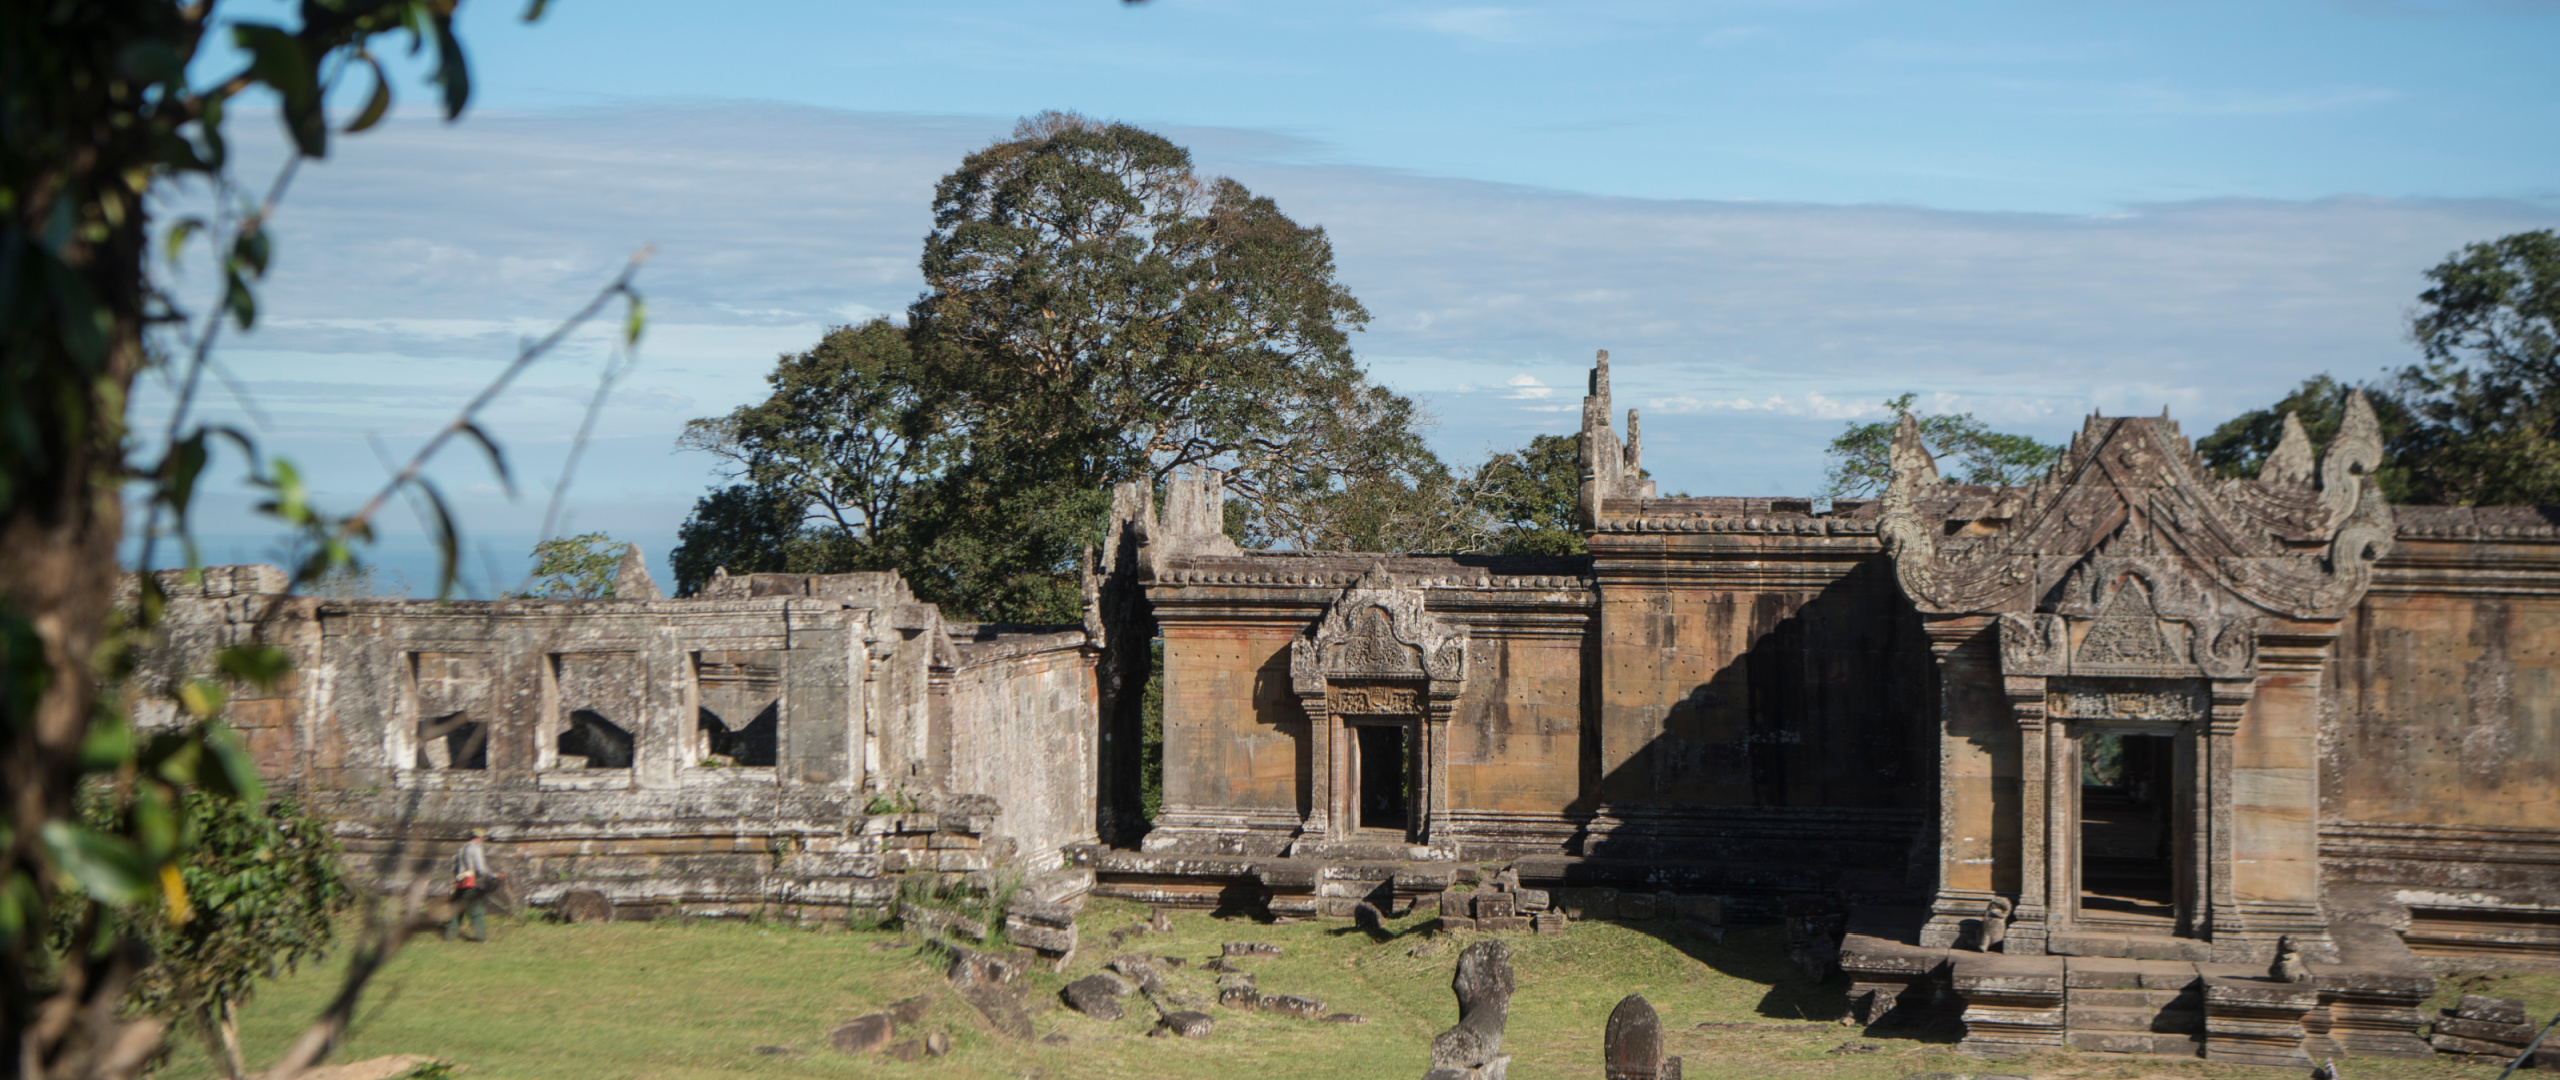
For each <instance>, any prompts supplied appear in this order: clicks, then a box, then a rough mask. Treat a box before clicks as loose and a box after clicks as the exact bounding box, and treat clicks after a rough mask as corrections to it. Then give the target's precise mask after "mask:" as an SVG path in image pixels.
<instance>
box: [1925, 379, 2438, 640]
mask: <svg viewBox="0 0 2560 1080" xmlns="http://www.w3.org/2000/svg"><path fill="white" fill-rule="evenodd" d="M2380 459H2381V434H2380V429H2379V426H2378V425H2377V424H2376V423H2375V421H2374V417H2373V410H2372V407H2371V406H2370V405H2368V404H2367V403H2366V402H2365V400H2364V396H2363V395H2362V394H2355V395H2352V396H2350V398H2349V400H2348V402H2347V416H2346V422H2345V423H2344V424H2343V425H2341V428H2340V431H2339V433H2338V437H2337V438H2336V439H2335V440H2333V441H2332V442H2331V444H2330V446H2329V447H2328V450H2327V452H2326V453H2325V454H2324V455H2322V456H2321V458H2320V460H2319V465H2318V468H2317V470H2316V472H2315V471H2314V470H2313V468H2312V465H2311V462H2312V454H2311V446H2310V440H2309V439H2308V438H2306V437H2304V435H2303V433H2302V429H2301V425H2300V424H2299V423H2298V422H2295V421H2293V420H2292V419H2291V418H2290V417H2288V418H2287V423H2286V427H2285V435H2284V439H2283V441H2282V442H2281V444H2280V445H2279V446H2278V447H2277V449H2276V451H2275V453H2273V454H2271V455H2270V456H2269V457H2268V459H2267V463H2266V465H2265V466H2264V467H2263V468H2262V469H2261V470H2260V472H2259V475H2258V477H2257V478H2256V479H2249V480H2228V479H2222V478H2220V477H2216V476H2214V475H2213V474H2212V472H2211V470H2209V469H2208V468H2206V467H2205V465H2204V463H2203V462H2202V461H2200V460H2198V459H2197V457H2196V455H2195V451H2194V449H2193V447H2191V446H2190V445H2189V444H2188V442H2187V440H2186V439H2185V438H2184V437H2183V436H2181V435H2180V434H2179V433H2178V429H2177V425H2176V423H2175V422H2174V421H2171V420H2170V419H2168V418H2167V417H2165V416H2163V417H2158V418H2149V417H2099V416H2093V417H2090V418H2089V419H2088V421H2087V422H2086V423H2085V424H2084V425H2083V426H2082V428H2081V431H2080V434H2079V435H2077V436H2075V437H2074V438H2073V439H2072V441H2071V445H2070V447H2069V448H2068V449H2066V450H2065V451H2064V452H2063V455H2062V457H2061V458H2060V459H2059V460H2057V461H2056V462H2055V463H2054V466H2053V468H2052V469H2051V470H2050V471H2049V472H2048V473H2047V474H2046V475H2045V476H2044V477H2043V478H2042V479H2040V480H2038V481H2037V482H2035V483H2034V484H2031V485H2028V486H2026V487H2020V488H1991V487H1980V486H1968V485H1956V484H1949V483H1946V482H1945V481H1943V480H1941V479H1940V478H1939V476H1938V471H1937V466H1936V463H1935V462H1934V461H1933V460H1931V458H1930V456H1929V452H1928V450H1927V448H1926V447H1925V446H1923V445H1922V443H1921V441H1920V432H1919V427H1918V425H1917V424H1916V423H1914V422H1913V421H1912V420H1911V418H1909V417H1908V416H1906V417H1904V418H1903V422H1902V426H1901V428H1900V430H1899V431H1897V432H1896V434H1895V436H1894V442H1893V448H1892V461H1893V466H1894V480H1893V484H1892V486H1891V487H1890V488H1888V489H1887V490H1886V492H1885V495H1884V498H1883V500H1882V503H1883V505H1882V510H1883V514H1882V516H1881V518H1880V519H1879V521H1878V524H1877V531H1878V533H1879V534H1880V535H1881V536H1882V538H1883V540H1884V544H1885V549H1886V550H1887V551H1888V552H1889V553H1891V555H1892V557H1893V560H1894V569H1895V572H1896V574H1897V575H1898V576H1899V578H1900V579H1901V582H1902V587H1903V591H1904V592H1905V593H1906V594H1908V595H1909V596H1910V597H1911V599H1912V602H1913V603H1914V604H1916V605H1917V606H1918V607H1919V608H1920V610H1922V611H1924V612H1929V613H1933V614H1949V615H1952V614H1998V615H2001V616H2003V619H2002V642H2003V653H2004V656H2005V657H2007V658H2008V659H2007V661H2006V662H2007V663H2010V664H2011V665H2012V666H2013V670H2017V669H2019V668H2023V669H2026V670H2046V671H2053V672H2059V671H2060V670H2062V669H2063V668H2064V667H2065V666H2069V667H2072V668H2075V669H2076V668H2078V667H2082V666H2103V667H2126V668H2145V669H2164V668H2167V667H2171V666H2186V665H2190V664H2192V665H2194V666H2196V667H2201V668H2203V669H2205V670H2206V671H2207V672H2209V673H2214V674H2218V675H2219V674H2230V673H2236V671H2237V670H2239V669H2242V668H2245V667H2246V666H2247V664H2248V663H2249V657H2248V655H2247V654H2248V652H2249V651H2250V649H2251V645H2250V644H2249V642H2248V640H2247V639H2248V638H2249V636H2250V635H2249V631H2250V630H2251V629H2252V628H2254V627H2255V625H2256V624H2257V620H2258V619H2260V618H2261V617H2263V616H2266V615H2275V616H2280V617H2283V618H2288V619H2334V618H2337V617H2339V616H2340V615H2342V614H2344V612H2345V610H2346V608H2347V607H2348V606H2350V605H2352V604H2353V603H2354V602H2355V601H2356V599H2357V598H2358V597H2360V596H2362V595H2363V592H2364V588H2365V585H2366V584H2367V582H2368V581H2369V580H2370V579H2371V573H2372V566H2373V563H2374V562H2375V561H2376V560H2378V559H2380V558H2381V557H2382V556H2383V555H2384V554H2386V553H2388V552H2389V550H2390V548H2391V538H2392V521H2391V508H2390V506H2389V505H2388V504H2387V503H2385V502H2384V501H2383V498H2382V493H2381V489H2380V488H2379V487H2378V486H2376V485H2375V483H2374V481H2373V479H2372V478H2371V476H2370V475H2368V474H2369V473H2370V472H2371V471H2372V469H2373V467H2374V466H2375V465H2376V464H2377V463H2378V462H2379V461H2380ZM2065 619H2068V620H2070V621H2071V623H2073V624H2085V625H2084V626H2083V632H2082V633H2081V634H2078V635H2072V634H2070V633H2069V627H2068V626H2066V625H2065V624H2064V622H2063V620H2065ZM2074 638H2076V639H2077V642H2078V644H2077V645H2076V647H2075V646H2073V644H2072V640H2073V639H2074Z"/></svg>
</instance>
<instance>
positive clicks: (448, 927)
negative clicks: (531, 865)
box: [444, 829, 507, 941]
mask: <svg viewBox="0 0 2560 1080" xmlns="http://www.w3.org/2000/svg"><path fill="white" fill-rule="evenodd" d="M506 876H507V875H505V874H501V873H499V872H497V871H495V870H492V869H490V868H489V830H487V829H473V830H471V840H470V841H469V842H468V843H465V844H463V845H462V850H461V851H457V852H455V853H454V855H453V917H452V918H449V919H446V920H445V921H444V939H445V940H446V941H451V940H453V934H454V931H456V930H460V929H461V928H462V920H463V917H464V916H465V915H468V916H469V917H470V919H471V940H473V941H487V940H489V919H488V916H487V915H486V914H485V911H486V909H487V907H488V901H487V898H488V895H489V890H491V889H495V888H497V887H498V882H500V881H503V880H505V879H506Z"/></svg>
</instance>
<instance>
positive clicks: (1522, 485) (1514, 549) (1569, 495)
mask: <svg viewBox="0 0 2560 1080" xmlns="http://www.w3.org/2000/svg"><path fill="white" fill-rule="evenodd" d="M1580 454H1581V444H1580V442H1579V441H1578V440H1577V439H1576V438H1575V437H1574V436H1571V435H1540V436H1537V437H1536V438H1533V439H1530V440H1529V445H1527V446H1525V447H1522V448H1520V449H1518V450H1506V451H1497V452H1496V453H1494V454H1493V455H1492V456H1491V457H1488V458H1486V459H1485V463H1484V464H1483V465H1482V466H1479V467H1478V468H1477V469H1476V476H1475V480H1476V486H1477V487H1478V489H1479V490H1480V491H1481V492H1482V494H1481V496H1480V497H1479V503H1478V504H1479V505H1480V506H1482V507H1483V509H1484V513H1485V514H1486V516H1487V517H1488V518H1489V519H1490V520H1491V522H1492V526H1493V528H1494V529H1495V530H1496V531H1495V533H1494V536H1495V544H1494V546H1495V549H1496V550H1498V551H1501V552H1502V553H1503V554H1506V555H1581V554H1585V553H1587V552H1588V551H1590V546H1589V545H1588V544H1587V543H1586V542H1585V540H1584V537H1583V535H1582V523H1581V521H1580V519H1579V518H1578V516H1577V511H1578V507H1579V500H1580V499H1581V497H1582V459H1581V456H1580Z"/></svg>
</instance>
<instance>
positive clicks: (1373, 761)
mask: <svg viewBox="0 0 2560 1080" xmlns="http://www.w3.org/2000/svg"><path fill="white" fill-rule="evenodd" d="M1351 730H1353V731H1355V732H1358V733H1359V740H1360V741H1359V752H1360V763H1359V765H1360V827H1361V828H1363V829H1394V830H1396V831H1398V832H1403V831H1405V830H1406V829H1407V828H1409V827H1410V823H1411V821H1412V816H1411V814H1410V813H1409V812H1408V811H1407V807H1409V806H1411V805H1412V795H1413V792H1412V781H1411V777H1412V775H1413V770H1412V769H1411V768H1410V767H1409V763H1408V762H1407V761H1406V754H1407V745H1406V740H1405V725H1403V724H1359V725H1355V726H1354V727H1352V729H1351Z"/></svg>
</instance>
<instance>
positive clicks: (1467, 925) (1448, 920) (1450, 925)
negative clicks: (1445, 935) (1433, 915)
mask: <svg viewBox="0 0 2560 1080" xmlns="http://www.w3.org/2000/svg"><path fill="white" fill-rule="evenodd" d="M1440 928H1441V929H1443V930H1473V929H1475V928H1476V921H1475V920H1474V919H1470V918H1468V917H1466V916H1464V915H1442V916H1440Z"/></svg>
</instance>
